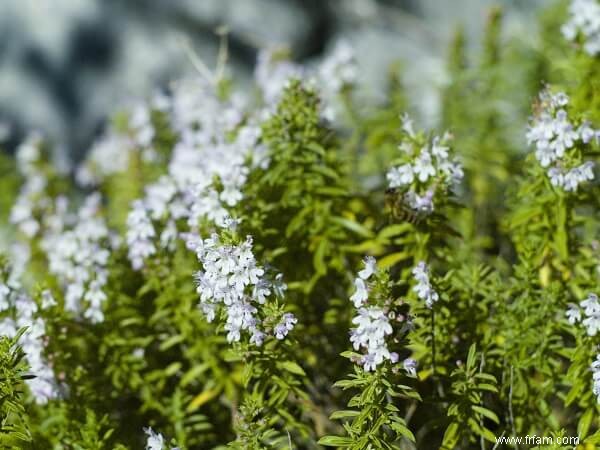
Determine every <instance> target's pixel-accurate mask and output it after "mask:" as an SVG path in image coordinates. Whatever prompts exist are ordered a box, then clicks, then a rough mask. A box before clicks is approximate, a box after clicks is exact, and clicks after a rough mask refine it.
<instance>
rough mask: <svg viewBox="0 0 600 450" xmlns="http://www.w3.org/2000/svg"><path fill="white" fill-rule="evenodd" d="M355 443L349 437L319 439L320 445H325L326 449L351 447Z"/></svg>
mask: <svg viewBox="0 0 600 450" xmlns="http://www.w3.org/2000/svg"><path fill="white" fill-rule="evenodd" d="M353 443H354V441H353V440H352V439H350V438H347V437H340V436H325V437H322V438H321V439H319V442H318V444H319V445H325V446H326V447H350V446H351V445H352V444H353Z"/></svg>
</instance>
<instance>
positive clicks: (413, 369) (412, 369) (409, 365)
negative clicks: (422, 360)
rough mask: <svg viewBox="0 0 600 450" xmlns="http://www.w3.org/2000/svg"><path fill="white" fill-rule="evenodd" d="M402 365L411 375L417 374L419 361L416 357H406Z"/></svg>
mask: <svg viewBox="0 0 600 450" xmlns="http://www.w3.org/2000/svg"><path fill="white" fill-rule="evenodd" d="M402 366H403V367H404V370H405V371H406V373H407V374H409V375H410V376H411V377H416V376H417V367H418V363H417V361H416V360H415V359H412V358H406V359H405V360H404V362H403V363H402Z"/></svg>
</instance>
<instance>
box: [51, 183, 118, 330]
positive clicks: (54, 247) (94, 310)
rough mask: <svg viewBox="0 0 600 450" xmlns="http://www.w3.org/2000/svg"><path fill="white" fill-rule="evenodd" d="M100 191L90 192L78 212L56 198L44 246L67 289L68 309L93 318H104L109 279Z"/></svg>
mask: <svg viewBox="0 0 600 450" xmlns="http://www.w3.org/2000/svg"><path fill="white" fill-rule="evenodd" d="M100 204H101V197H100V194H98V193H95V194H91V195H89V196H88V197H87V198H86V199H85V201H84V203H83V205H82V206H81V207H80V208H79V211H78V212H77V214H76V215H75V216H70V215H69V214H68V213H67V211H66V210H67V202H66V199H64V198H59V199H57V207H56V213H55V214H54V215H53V216H50V220H49V221H48V226H47V231H46V233H45V234H44V236H43V238H42V241H41V246H42V248H43V250H44V251H45V252H46V255H47V258H48V262H49V270H50V272H51V273H52V274H54V275H55V276H56V277H57V278H58V280H59V282H60V283H61V285H62V286H63V287H64V289H65V309H66V310H68V311H72V312H74V313H76V314H80V313H82V314H83V316H84V317H85V318H87V319H89V320H90V321H92V322H95V323H97V322H102V321H103V320H104V313H103V312H102V305H103V303H104V301H105V300H106V298H107V297H106V293H105V292H104V286H105V285H106V283H107V279H108V269H107V264H108V259H109V256H110V249H111V245H117V244H118V243H117V242H116V241H114V240H113V241H112V242H111V235H110V233H109V230H108V227H107V226H106V224H105V222H104V219H103V218H102V216H101V215H100Z"/></svg>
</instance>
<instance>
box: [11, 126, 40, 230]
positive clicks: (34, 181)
mask: <svg viewBox="0 0 600 450" xmlns="http://www.w3.org/2000/svg"><path fill="white" fill-rule="evenodd" d="M41 144H42V138H41V136H40V135H39V134H37V133H33V134H31V135H29V136H28V137H27V138H26V139H25V141H23V143H22V144H21V145H20V146H19V148H18V149H17V155H16V156H17V167H18V170H19V172H20V173H21V175H22V176H23V177H24V179H25V181H24V183H23V185H22V186H21V191H20V192H19V196H18V197H17V199H16V201H15V203H14V205H13V207H12V209H11V212H10V221H11V223H13V224H14V225H16V226H17V227H18V228H19V230H20V231H21V232H22V233H23V234H24V235H25V236H27V237H29V238H31V237H33V236H35V235H36V234H37V233H38V231H39V230H40V223H39V219H38V217H37V216H38V215H40V214H36V213H39V209H40V208H41V207H43V205H44V203H45V202H47V201H48V199H47V197H46V195H45V190H46V187H47V184H48V179H47V176H46V175H45V174H44V172H43V171H42V170H40V169H39V163H40V160H41V152H40V146H41Z"/></svg>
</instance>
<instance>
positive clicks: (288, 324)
mask: <svg viewBox="0 0 600 450" xmlns="http://www.w3.org/2000/svg"><path fill="white" fill-rule="evenodd" d="M297 323H298V319H296V317H295V316H294V315H293V314H291V313H285V314H284V315H283V317H282V318H281V321H280V322H279V323H278V324H277V325H276V326H275V337H276V338H277V339H279V340H281V339H283V338H284V337H286V336H287V334H288V333H289V332H290V331H292V330H293V329H294V326H295V325H296V324H297Z"/></svg>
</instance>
